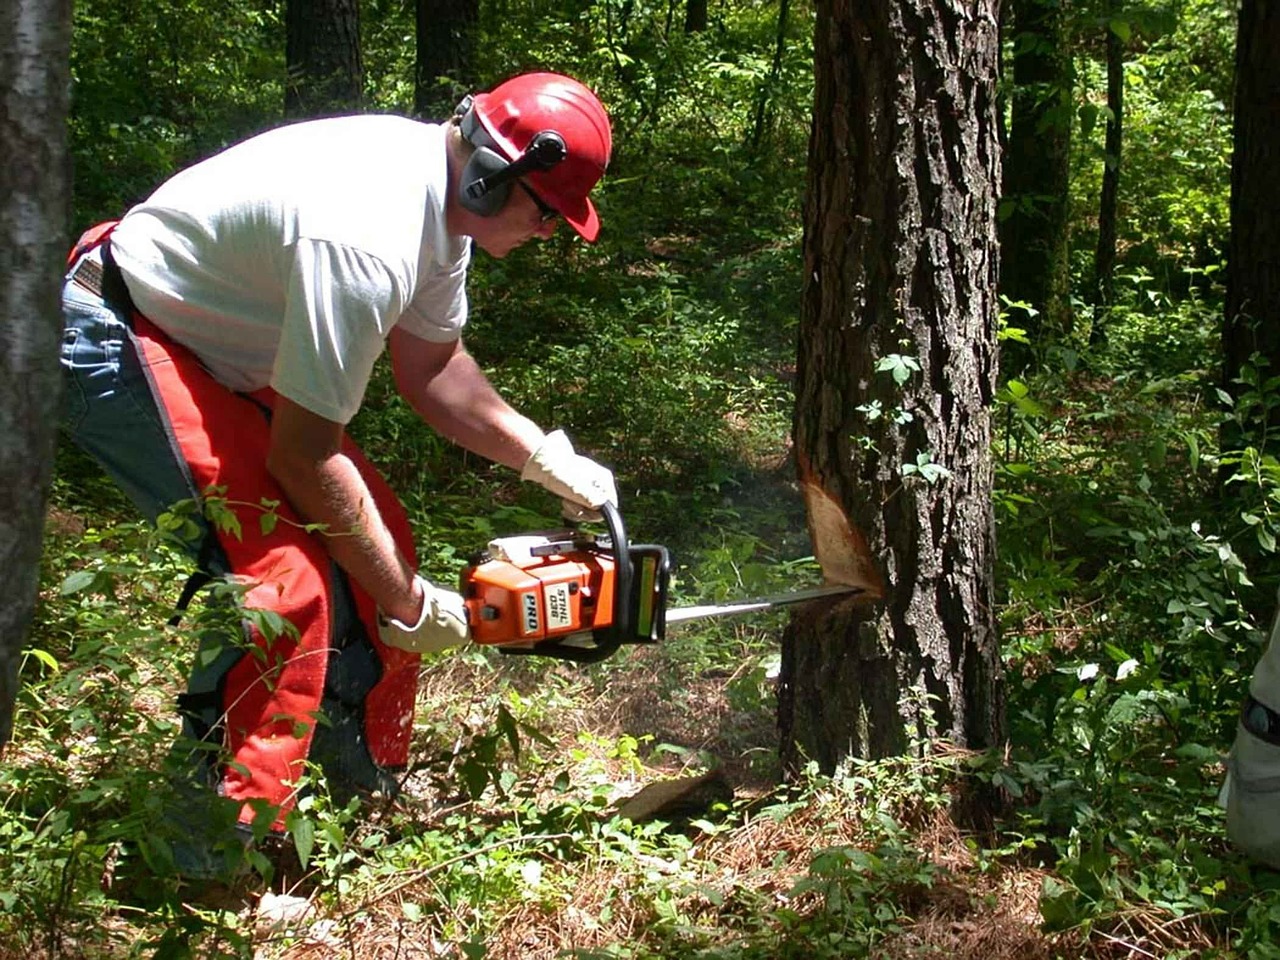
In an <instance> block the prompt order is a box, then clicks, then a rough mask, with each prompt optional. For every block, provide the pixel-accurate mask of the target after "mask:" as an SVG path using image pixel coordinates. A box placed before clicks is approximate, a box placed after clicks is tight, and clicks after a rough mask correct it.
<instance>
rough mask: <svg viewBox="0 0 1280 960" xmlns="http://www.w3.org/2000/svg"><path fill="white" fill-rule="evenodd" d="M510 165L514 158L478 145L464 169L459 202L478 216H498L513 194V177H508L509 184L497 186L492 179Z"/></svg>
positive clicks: (507, 182)
mask: <svg viewBox="0 0 1280 960" xmlns="http://www.w3.org/2000/svg"><path fill="white" fill-rule="evenodd" d="M510 166H511V163H510V161H508V160H507V158H506V157H504V156H503V155H502V154H500V153H498V152H497V151H496V150H490V149H489V148H488V147H476V148H475V150H474V151H472V154H471V159H470V160H468V161H467V165H466V166H465V167H463V169H462V184H461V188H460V189H459V190H458V202H459V203H461V204H462V206H463V208H464V209H466V210H470V211H471V212H472V213H474V214H476V215H477V216H481V217H493V216H497V214H498V213H499V211H501V210H502V208H503V207H504V206H506V203H507V198H508V197H509V196H511V180H510V178H508V179H507V180H506V182H505V183H498V184H497V185H496V186H495V185H494V184H493V181H492V179H491V178H493V177H496V176H497V175H498V174H499V173H501V172H502V171H503V170H506V169H507V168H508V167H510Z"/></svg>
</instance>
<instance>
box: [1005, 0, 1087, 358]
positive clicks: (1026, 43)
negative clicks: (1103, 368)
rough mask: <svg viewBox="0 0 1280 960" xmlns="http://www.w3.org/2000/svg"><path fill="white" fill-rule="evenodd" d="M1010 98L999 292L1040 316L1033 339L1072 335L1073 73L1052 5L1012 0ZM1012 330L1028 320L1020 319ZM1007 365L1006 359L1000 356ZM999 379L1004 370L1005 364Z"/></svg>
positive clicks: (1049, 0) (1044, 0) (1058, 12)
mask: <svg viewBox="0 0 1280 960" xmlns="http://www.w3.org/2000/svg"><path fill="white" fill-rule="evenodd" d="M1010 12H1011V13H1012V20H1011V27H1012V31H1011V32H1012V36H1013V92H1012V95H1011V97H1010V100H1011V103H1010V108H1011V109H1010V124H1009V137H1008V143H1007V147H1006V150H1005V155H1004V199H1003V201H1002V202H1001V224H1000V249H1001V265H1000V290H1001V293H1003V294H1004V295H1005V296H1007V297H1008V298H1009V299H1010V300H1013V301H1016V302H1022V303H1027V304H1030V305H1031V306H1032V307H1033V308H1035V309H1036V310H1037V311H1038V312H1039V319H1038V321H1036V322H1035V327H1034V328H1030V329H1029V332H1030V333H1031V334H1032V335H1033V337H1034V335H1035V333H1036V330H1037V329H1039V328H1041V327H1043V328H1044V329H1045V330H1046V331H1048V332H1053V333H1064V332H1067V331H1069V330H1070V329H1071V326H1072V317H1071V297H1070V272H1069V262H1068V252H1069V249H1068V238H1069V232H1068V203H1069V198H1068V193H1067V191H1068V187H1069V183H1070V159H1071V121H1072V99H1071V94H1072V87H1073V85H1074V74H1073V70H1072V66H1071V56H1070V54H1069V52H1068V50H1067V46H1066V40H1065V36H1064V24H1063V19H1064V18H1063V12H1062V7H1061V4H1060V3H1058V2H1056V0H1013V3H1012V5H1011V8H1010ZM1018 320H1019V323H1018V324H1017V325H1018V326H1026V325H1027V323H1030V322H1031V321H1030V320H1029V319H1028V318H1026V317H1022V316H1019V317H1018ZM1003 359H1005V360H1006V361H1007V360H1008V359H1010V358H1009V354H1008V352H1007V351H1006V353H1005V355H1004V358H1003ZM1004 366H1005V370H1006V373H1007V372H1008V371H1009V370H1010V366H1009V363H1008V362H1005V363H1004Z"/></svg>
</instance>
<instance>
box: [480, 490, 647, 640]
mask: <svg viewBox="0 0 1280 960" xmlns="http://www.w3.org/2000/svg"><path fill="white" fill-rule="evenodd" d="M600 513H601V515H602V516H603V517H604V522H605V526H606V527H608V528H609V539H610V541H611V542H612V544H613V564H614V575H613V622H612V623H611V624H610V625H609V626H608V628H602V629H600V630H595V631H593V633H592V639H593V640H594V641H595V646H591V647H579V646H576V645H575V644H571V643H565V642H564V641H562V640H544V641H542V642H541V643H538V644H535V645H534V646H532V647H502V648H501V650H502V652H503V653H505V654H510V655H512V656H521V655H525V656H529V655H533V656H539V657H555V658H556V659H557V660H572V661H574V662H575V663H598V662H600V661H601V660H604V659H606V658H607V657H611V656H613V654H614V653H615V652H617V649H618V648H619V647H620V646H622V645H623V644H624V643H629V642H631V638H632V635H633V634H634V632H635V624H634V623H633V618H634V614H635V610H634V609H633V607H632V605H631V584H632V580H633V579H634V577H635V568H634V566H633V565H632V563H631V544H630V543H628V542H627V528H626V527H625V526H624V525H623V523H622V513H621V511H619V510H618V508H617V506H616V505H615V504H613V503H610V502H609V501H607V500H606V501H605V502H604V503H603V504H601V506H600Z"/></svg>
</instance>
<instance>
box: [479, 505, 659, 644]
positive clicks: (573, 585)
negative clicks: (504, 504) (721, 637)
mask: <svg viewBox="0 0 1280 960" xmlns="http://www.w3.org/2000/svg"><path fill="white" fill-rule="evenodd" d="M606 507H607V509H606V510H605V511H604V514H605V518H606V520H607V521H608V523H609V528H610V536H609V537H603V538H601V537H591V536H585V535H582V534H579V533H577V532H575V531H567V530H566V531H556V532H553V533H536V534H529V535H526V536H517V537H505V538H501V539H497V540H493V541H491V542H490V543H489V547H488V549H487V550H486V551H485V552H484V553H482V554H481V555H480V556H478V557H476V558H474V559H473V560H472V562H471V563H470V564H469V565H468V566H467V568H466V569H465V570H463V572H462V578H461V593H462V598H463V601H464V602H465V603H466V606H467V623H468V625H469V627H470V630H471V639H472V640H473V641H474V642H476V643H480V644H485V645H489V646H496V647H498V648H499V649H501V650H502V651H503V652H504V653H532V654H537V655H540V656H551V657H558V658H560V659H565V660H577V661H581V662H593V661H595V660H599V659H602V658H604V657H606V656H608V655H609V654H611V653H612V652H613V651H614V650H616V649H617V648H618V647H619V646H620V645H622V644H627V643H656V642H658V641H660V640H661V639H662V637H663V634H664V632H665V629H666V601H667V585H668V581H669V578H670V572H669V571H670V558H669V556H668V555H667V550H666V548H665V547H660V546H654V545H650V544H645V545H630V544H628V543H627V541H626V531H625V530H624V529H623V526H622V520H621V518H620V517H619V516H618V515H617V511H616V508H614V507H613V506H612V504H607V505H606ZM615 544H620V545H621V546H620V547H618V548H615V546H614V545H615Z"/></svg>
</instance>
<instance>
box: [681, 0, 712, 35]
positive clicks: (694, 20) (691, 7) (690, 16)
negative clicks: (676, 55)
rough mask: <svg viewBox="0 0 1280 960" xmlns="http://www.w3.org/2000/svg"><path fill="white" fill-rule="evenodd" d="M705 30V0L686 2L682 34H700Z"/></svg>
mask: <svg viewBox="0 0 1280 960" xmlns="http://www.w3.org/2000/svg"><path fill="white" fill-rule="evenodd" d="M705 29H707V0H688V3H687V4H686V5H685V8H684V32H685V33H701V32H702V31H703V30H705Z"/></svg>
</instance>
